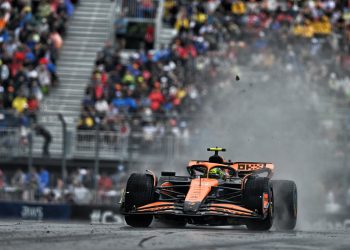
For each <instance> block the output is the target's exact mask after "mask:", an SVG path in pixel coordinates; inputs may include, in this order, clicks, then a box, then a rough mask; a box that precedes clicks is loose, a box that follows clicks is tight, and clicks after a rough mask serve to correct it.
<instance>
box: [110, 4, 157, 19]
mask: <svg viewBox="0 0 350 250" xmlns="http://www.w3.org/2000/svg"><path fill="white" fill-rule="evenodd" d="M116 5H117V6H118V8H120V11H121V13H123V14H122V15H123V16H124V17H128V18H141V19H155V18H156V15H157V8H158V5H159V1H156V0H117V2H116Z"/></svg>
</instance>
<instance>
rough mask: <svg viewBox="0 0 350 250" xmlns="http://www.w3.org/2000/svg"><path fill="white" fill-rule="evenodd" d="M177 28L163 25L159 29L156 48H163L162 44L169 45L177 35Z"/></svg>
mask: <svg viewBox="0 0 350 250" xmlns="http://www.w3.org/2000/svg"><path fill="white" fill-rule="evenodd" d="M176 34H177V30H176V29H173V28H170V27H167V26H162V27H161V28H160V31H159V35H158V36H157V41H156V44H155V48H158V49H159V48H161V47H162V46H165V47H166V46H167V45H168V44H170V42H171V41H172V40H173V38H174V37H175V36H176Z"/></svg>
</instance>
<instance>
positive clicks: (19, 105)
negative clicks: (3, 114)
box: [12, 95, 28, 113]
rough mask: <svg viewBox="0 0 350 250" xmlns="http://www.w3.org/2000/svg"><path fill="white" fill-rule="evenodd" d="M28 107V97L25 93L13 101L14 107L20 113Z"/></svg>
mask: <svg viewBox="0 0 350 250" xmlns="http://www.w3.org/2000/svg"><path fill="white" fill-rule="evenodd" d="M27 107H28V104H27V98H26V97H25V96H23V95H18V96H17V97H16V98H15V99H13V101H12V108H14V109H15V110H16V111H17V112H18V113H22V112H23V111H24V110H25V109H26V108H27Z"/></svg>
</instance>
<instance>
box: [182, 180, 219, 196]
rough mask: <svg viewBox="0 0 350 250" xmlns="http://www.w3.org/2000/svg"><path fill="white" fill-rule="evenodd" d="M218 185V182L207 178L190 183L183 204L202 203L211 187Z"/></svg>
mask: <svg viewBox="0 0 350 250" xmlns="http://www.w3.org/2000/svg"><path fill="white" fill-rule="evenodd" d="M218 185H219V182H218V180H216V179H209V178H198V179H193V180H192V181H191V186H190V189H189V190H188V193H187V195H186V199H185V202H186V201H187V202H201V201H203V200H204V199H205V198H206V197H207V195H208V194H209V192H210V191H211V188H212V187H217V186H218Z"/></svg>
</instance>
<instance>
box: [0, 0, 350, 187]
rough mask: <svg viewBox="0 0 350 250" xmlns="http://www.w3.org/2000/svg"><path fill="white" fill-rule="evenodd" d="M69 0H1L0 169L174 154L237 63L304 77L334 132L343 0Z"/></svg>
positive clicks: (247, 74)
mask: <svg viewBox="0 0 350 250" xmlns="http://www.w3.org/2000/svg"><path fill="white" fill-rule="evenodd" d="M78 2H79V4H77V5H75V6H74V5H73V4H72V2H71V1H69V0H68V1H65V4H64V5H62V4H59V3H60V1H51V2H50V3H51V5H50V4H49V3H48V2H47V1H42V2H41V3H40V4H39V5H38V6H36V5H34V4H32V5H30V6H20V5H18V6H12V5H11V4H9V2H8V1H1V5H0V6H1V13H2V17H1V18H2V19H1V20H2V22H0V25H1V24H3V27H1V26H0V28H2V30H3V31H2V32H1V33H0V39H1V40H0V42H4V45H3V46H4V47H5V50H7V53H3V54H1V65H0V66H1V84H0V87H1V88H0V89H1V90H2V92H1V96H0V97H1V98H0V100H1V102H0V105H1V106H2V108H3V109H2V110H1V117H0V118H1V119H0V135H1V137H0V141H1V145H0V157H1V160H0V161H1V162H2V164H3V166H4V168H7V169H10V172H11V174H13V172H14V169H11V167H13V166H15V167H23V168H26V167H27V166H29V167H31V166H33V165H34V166H45V167H48V166H50V167H51V168H52V171H53V172H55V173H56V174H57V173H58V172H59V169H60V168H61V166H64V167H65V166H68V169H69V171H68V172H70V173H71V172H74V171H73V170H75V169H76V168H81V167H83V168H84V171H80V172H79V170H77V171H76V172H74V173H73V174H72V175H74V176H80V177H81V175H84V176H88V174H86V173H85V170H86V169H88V170H86V171H88V172H89V171H90V172H89V174H90V175H92V177H91V176H90V177H89V178H92V179H94V178H95V179H96V176H95V177H94V176H93V174H92V172H93V171H91V167H93V166H94V167H95V170H94V171H96V172H95V173H94V174H98V173H99V171H98V168H99V166H100V165H101V169H103V170H107V171H109V172H113V171H115V168H116V165H119V166H121V165H120V164H121V163H122V164H124V165H126V166H128V165H131V163H133V162H138V163H140V162H143V163H144V162H146V163H150V162H151V163H160V162H162V161H164V160H168V161H171V160H174V159H178V158H179V156H182V157H184V155H185V154H186V153H188V152H190V151H188V149H189V148H190V146H191V145H197V142H198V141H199V140H200V139H201V137H205V136H203V133H205V132H203V131H200V130H199V129H197V127H198V126H197V124H200V123H205V121H206V119H207V118H208V117H210V116H211V115H212V114H215V108H213V107H214V106H215V104H216V100H211V99H210V98H208V96H210V95H212V96H218V97H221V96H223V98H229V97H227V96H225V95H224V94H225V92H226V91H225V90H227V89H228V88H229V87H228V86H230V83H231V82H232V79H234V76H236V75H237V74H238V75H240V76H244V82H246V83H250V82H254V83H255V82H260V81H264V79H273V78H277V79H282V78H281V75H283V77H284V78H283V79H282V80H283V81H285V82H288V83H290V82H293V81H296V79H298V81H301V82H305V83H306V84H305V85H307V88H309V89H311V90H310V92H313V93H316V97H315V98H318V97H319V96H322V97H321V98H322V99H323V100H324V99H326V100H327V102H323V103H320V104H318V107H316V109H317V108H318V109H322V110H323V111H324V110H326V112H324V113H325V117H326V118H325V120H327V121H326V122H329V121H330V120H331V122H332V121H333V120H337V124H338V127H336V128H335V129H334V128H331V129H329V130H327V129H326V130H327V131H326V132H325V137H327V136H329V137H330V138H326V140H328V141H332V140H333V139H334V138H336V137H342V136H341V135H342V131H341V130H342V128H343V127H344V126H346V121H345V120H346V119H344V113H345V112H344V111H346V110H347V108H348V103H349V94H350V92H349V86H350V83H349V73H350V66H349V65H350V63H349V58H350V56H349V39H350V35H349V34H350V29H349V27H350V26H349V23H350V14H349V13H350V11H349V8H350V6H349V2H348V1H239V0H237V1H231V0H223V1H218V0H208V1H173V0H153V1H152V0H129V1H126V0H115V1H93V0H84V1H78ZM32 22H34V23H35V22H39V23H40V24H39V25H37V26H35V25H34V24H32ZM32 26H34V27H32ZM45 29H46V30H45ZM14 48H15V49H14ZM23 51H24V52H23ZM22 66H23V67H24V70H21V67H22ZM6 72H7V73H6ZM18 72H19V73H18ZM6 75H7V77H6ZM23 78H24V79H25V80H23ZM241 78H242V77H241ZM20 86H25V87H20ZM26 86H30V87H26ZM21 88H23V89H21ZM310 98H311V97H310ZM218 99H220V98H218ZM39 100H40V101H39ZM334 107H337V109H336V112H335V110H334ZM208 114H209V115H208ZM326 122H325V123H326ZM35 123H37V124H39V125H40V126H39V127H38V126H37V127H36V126H35V125H33V124H35ZM339 124H340V125H339ZM50 138H51V139H50ZM45 141H46V143H48V144H49V152H46V154H44V155H43V153H45V152H43V146H45ZM50 141H51V142H50ZM322 142H323V141H322ZM339 143H340V144H342V145H346V146H345V148H346V147H348V146H347V141H345V142H344V141H341V142H339ZM343 150H344V151H346V150H345V149H343ZM44 151H45V150H44ZM345 154H346V153H345ZM100 161H101V164H100ZM85 168H86V169H85ZM81 172H83V173H84V174H82V173H81ZM80 177H75V178H76V179H79V178H80ZM104 177H106V176H104ZM107 179H108V178H107ZM106 183H107V184H108V183H109V181H106ZM107 184H106V186H109V184H108V185H107ZM89 188H93V185H92V184H91V183H90V184H89ZM109 188H110V187H109Z"/></svg>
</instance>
